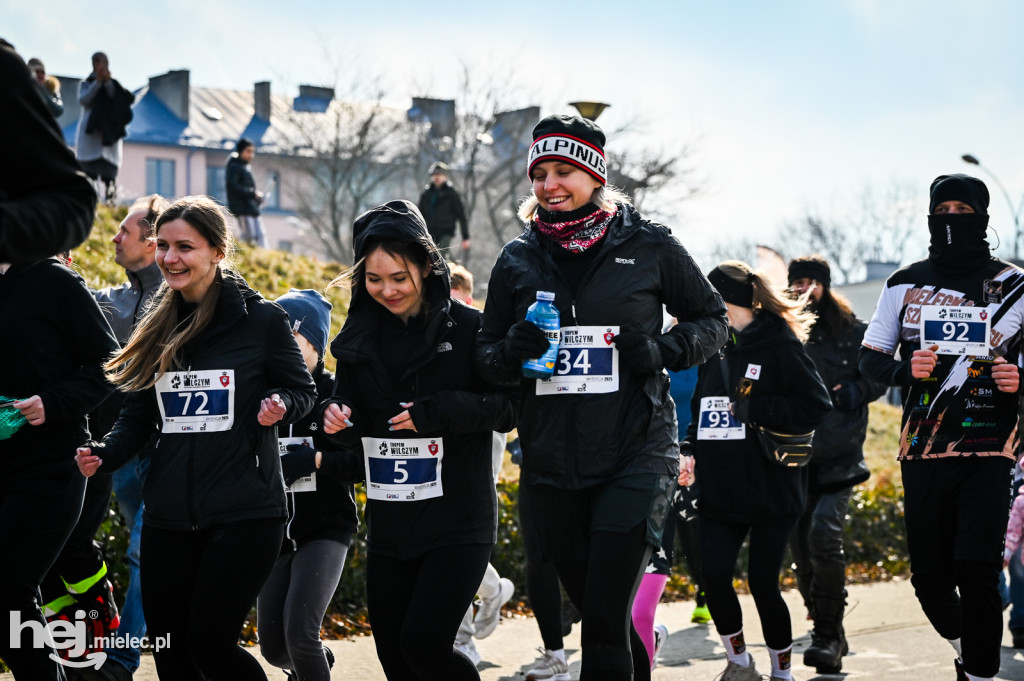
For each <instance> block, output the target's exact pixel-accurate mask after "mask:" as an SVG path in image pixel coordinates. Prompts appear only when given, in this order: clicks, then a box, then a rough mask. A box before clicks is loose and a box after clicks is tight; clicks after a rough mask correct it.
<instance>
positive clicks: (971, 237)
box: [928, 213, 990, 272]
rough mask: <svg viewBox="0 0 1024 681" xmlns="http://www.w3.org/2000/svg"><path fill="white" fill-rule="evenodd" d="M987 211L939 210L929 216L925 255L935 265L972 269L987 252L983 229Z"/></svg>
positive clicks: (985, 256)
mask: <svg viewBox="0 0 1024 681" xmlns="http://www.w3.org/2000/svg"><path fill="white" fill-rule="evenodd" d="M987 229H988V215H983V214H981V213H940V214H938V215H929V216H928V232H929V233H930V234H931V241H930V243H929V245H928V258H929V259H930V260H931V261H932V262H934V263H935V264H936V265H938V266H940V267H942V268H944V269H948V270H954V271H957V272H965V271H969V270H972V269H974V268H975V267H977V266H978V264H979V263H980V262H981V261H984V260H987V259H988V258H989V256H990V254H989V247H988V241H986V240H985V232H986V230H987Z"/></svg>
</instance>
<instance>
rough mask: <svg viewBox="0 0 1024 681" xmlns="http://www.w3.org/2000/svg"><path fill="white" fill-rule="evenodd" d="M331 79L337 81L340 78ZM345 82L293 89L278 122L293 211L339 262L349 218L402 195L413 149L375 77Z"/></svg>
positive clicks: (346, 257) (346, 246)
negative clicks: (291, 175)
mask: <svg viewBox="0 0 1024 681" xmlns="http://www.w3.org/2000/svg"><path fill="white" fill-rule="evenodd" d="M349 66H350V67H351V65H349ZM342 72H343V71H342V69H341V68H336V70H335V73H336V74H341V73H342ZM344 72H345V73H353V72H355V73H360V72H361V71H360V69H353V68H348V69H346V70H345V71H344ZM335 82H336V83H338V84H340V83H342V79H341V77H340V75H339V76H338V77H336V79H335ZM345 82H346V83H347V85H346V86H345V88H344V89H341V87H340V85H337V86H336V87H335V88H313V87H309V86H301V87H300V95H299V97H297V98H296V99H295V102H294V105H293V106H292V107H288V110H287V112H288V113H287V119H286V121H285V125H284V131H285V132H284V134H285V135H286V136H287V137H288V138H289V141H290V143H291V145H292V151H293V154H292V157H291V161H290V162H291V163H292V165H293V166H294V168H295V169H296V170H297V171H299V172H298V173H297V175H298V181H296V182H295V183H294V184H293V185H292V186H291V187H290V188H289V189H290V191H291V193H292V196H293V198H294V199H295V202H296V214H297V215H298V217H299V218H300V219H301V220H302V221H303V222H304V223H305V224H306V225H307V226H308V231H309V232H310V234H311V235H312V236H313V238H314V239H315V240H316V241H317V242H318V244H319V245H320V246H321V247H322V248H323V251H324V254H325V255H326V256H327V257H328V258H330V259H333V260H337V261H339V262H351V261H352V256H353V253H352V239H351V227H352V223H353V221H354V220H355V218H356V217H357V216H358V215H359V214H360V213H362V212H363V211H365V210H367V209H368V208H371V207H372V206H374V205H377V204H379V203H382V202H384V201H388V200H390V199H393V198H396V197H399V196H402V195H403V191H402V190H403V189H404V188H405V183H404V182H403V180H404V173H405V172H406V170H407V168H408V166H409V164H410V163H411V162H412V159H411V156H410V150H411V149H412V148H413V141H412V139H411V137H410V129H409V126H408V123H407V121H406V115H405V111H404V110H401V109H396V108H394V107H389V106H387V105H385V104H384V100H385V95H386V93H385V91H384V89H383V88H382V87H380V85H379V80H378V79H376V78H375V77H374V76H370V77H369V78H368V79H366V80H365V81H363V80H359V79H347V80H346V81H345ZM338 93H341V96H340V97H339V96H338Z"/></svg>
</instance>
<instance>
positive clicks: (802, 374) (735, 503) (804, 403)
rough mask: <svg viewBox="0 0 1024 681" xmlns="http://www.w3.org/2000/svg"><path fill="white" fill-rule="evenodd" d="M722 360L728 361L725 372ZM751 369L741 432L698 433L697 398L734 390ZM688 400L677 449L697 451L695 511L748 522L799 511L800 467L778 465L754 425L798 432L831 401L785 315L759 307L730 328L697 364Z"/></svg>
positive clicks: (803, 497)
mask: <svg viewBox="0 0 1024 681" xmlns="http://www.w3.org/2000/svg"><path fill="white" fill-rule="evenodd" d="M723 363H728V370H727V372H726V371H723V370H722V364H723ZM726 373H728V376H729V381H728V383H727V382H726V378H725V377H726ZM752 375H757V376H759V378H758V379H757V380H749V383H750V384H751V386H752V387H751V389H750V397H749V400H748V403H747V406H748V407H749V419H748V422H747V423H746V424H745V434H744V435H745V436H744V438H743V439H714V440H712V439H700V437H699V426H700V412H701V401H702V398H710V397H723V398H734V397H735V396H736V394H737V385H739V384H740V382H741V381H743V380H744V379H745V378H747V377H748V376H752ZM690 405H691V410H692V413H693V419H692V420H691V421H690V427H689V428H688V429H687V436H686V441H685V442H684V443H683V445H682V450H683V451H684V452H689V453H693V454H695V456H696V457H697V461H696V477H697V480H698V481H699V482H700V494H701V497H700V513H701V516H706V517H708V518H717V519H720V520H723V521H727V522H739V523H756V522H757V521H758V520H759V519H762V518H773V517H783V516H792V517H795V516H798V515H800V513H801V512H802V511H803V508H804V504H806V502H807V467H804V468H786V467H783V466H780V465H778V464H776V463H773V462H771V461H769V460H768V457H767V456H766V454H765V452H764V450H763V449H762V448H761V445H760V443H759V441H758V437H757V433H756V429H755V427H754V426H764V427H765V428H770V429H771V430H775V431H778V432H782V433H806V432H808V431H811V430H813V429H814V427H815V426H816V425H818V424H819V423H820V422H821V421H822V419H824V418H825V416H826V415H828V413H829V412H830V411H831V410H832V402H831V400H830V399H829V395H828V391H827V390H825V386H824V384H822V382H821V378H820V377H819V376H818V373H817V372H816V371H815V369H814V363H813V362H812V361H811V358H810V357H808V356H807V353H806V352H805V351H804V349H803V346H802V345H801V344H800V341H799V340H797V338H796V336H795V335H793V332H792V331H791V330H790V329H789V326H788V325H787V324H786V322H785V321H784V320H783V319H782V318H781V317H778V316H777V315H773V314H770V313H761V314H758V315H757V316H756V317H755V318H754V321H752V322H751V323H750V324H749V325H748V326H747V327H746V328H744V329H743V331H733V332H732V336H731V338H730V341H729V342H728V343H727V344H726V346H725V347H724V348H722V350H721V351H720V352H719V353H718V354H717V355H715V356H714V357H712V358H711V359H709V360H708V361H707V363H706V364H704V365H703V366H702V367H701V368H700V370H699V371H698V378H697V389H696V391H695V392H694V394H693V400H692V401H691V403H690Z"/></svg>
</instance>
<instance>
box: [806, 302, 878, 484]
mask: <svg viewBox="0 0 1024 681" xmlns="http://www.w3.org/2000/svg"><path fill="white" fill-rule="evenodd" d="M866 328H867V324H866V323H864V322H863V321H861V320H859V319H855V320H853V321H852V323H851V324H850V326H849V327H848V328H846V329H845V330H844V331H841V332H839V333H836V334H832V333H829V332H828V331H827V330H826V329H825V328H824V323H823V322H822V321H821V320H820V319H819V321H818V322H817V323H815V325H814V328H813V329H811V336H810V338H808V339H807V344H806V345H805V346H804V348H805V349H806V350H807V354H808V355H809V356H810V358H811V359H812V360H813V361H814V366H815V368H816V369H817V370H818V374H819V375H820V376H821V380H822V382H823V383H824V384H825V387H826V388H828V389H829V392H830V394H832V395H835V393H834V392H833V391H832V388H833V387H835V386H836V385H847V384H853V385H854V386H856V393H857V395H858V397H859V399H858V401H857V403H856V404H836V403H833V406H834V407H835V409H833V411H832V413H830V414H829V415H828V417H826V418H825V420H824V421H822V422H821V424H820V425H819V426H818V428H817V429H816V430H815V431H814V457H813V459H812V460H811V463H810V466H811V489H812V490H820V491H822V492H825V493H829V492H834V491H837V490H840V489H843V488H846V487H853V486H854V485H858V484H860V483H862V482H864V481H865V480H867V479H868V478H869V477H870V475H871V471H870V470H869V469H868V467H867V466H866V465H865V464H864V439H865V438H866V437H867V432H868V404H870V403H871V402H873V401H875V400H877V399H878V398H879V397H881V396H882V395H883V394H884V393H885V389H886V386H885V385H884V384H883V383H880V382H878V381H874V380H871V379H870V378H868V377H867V376H864V375H863V374H862V373H861V371H860V368H859V366H858V354H859V352H860V344H861V342H862V341H863V340H864V330H865V329H866Z"/></svg>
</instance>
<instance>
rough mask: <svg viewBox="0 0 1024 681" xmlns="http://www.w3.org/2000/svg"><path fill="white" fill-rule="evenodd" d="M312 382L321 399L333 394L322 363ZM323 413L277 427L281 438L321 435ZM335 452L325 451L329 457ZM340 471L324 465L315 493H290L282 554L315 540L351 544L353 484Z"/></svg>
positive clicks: (355, 521) (354, 517) (331, 379)
mask: <svg viewBox="0 0 1024 681" xmlns="http://www.w3.org/2000/svg"><path fill="white" fill-rule="evenodd" d="M313 381H314V382H315V383H316V392H317V394H318V395H319V396H320V397H323V398H327V397H330V396H331V395H333V394H334V376H333V375H332V374H331V372H329V371H327V370H326V369H324V363H323V361H321V362H320V363H319V364H318V365H317V367H316V368H315V369H314V370H313ZM322 413H323V412H320V411H318V410H317V409H314V410H313V411H311V412H310V413H309V414H307V415H306V416H304V417H303V418H301V419H299V420H298V421H297V422H296V423H294V424H292V425H291V426H283V427H281V428H278V435H279V436H280V437H304V436H313V435H315V434H317V433H319V432H320V430H321V429H322V428H323V424H322V423H321V421H320V416H321V414H322ZM333 454H334V453H333V452H325V453H324V456H325V457H327V458H330V457H331V456H332V455H333ZM337 471H338V468H337V467H336V466H331V465H330V464H329V463H328V464H326V465H325V464H324V463H323V462H321V465H320V470H318V471H317V475H316V491H315V492H293V491H288V493H287V497H288V524H287V525H285V532H284V546H283V548H282V551H283V552H290V551H294V550H296V549H298V548H299V547H300V546H302V545H303V544H306V543H307V542H311V541H313V540H316V539H333V540H334V541H340V542H342V543H345V544H349V545H351V543H352V535H353V534H355V531H356V528H357V527H358V526H359V517H358V515H357V514H356V501H355V497H354V495H353V493H352V483H351V482H349V481H347V480H342V479H340V478H338V477H337V475H336V473H337Z"/></svg>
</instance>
